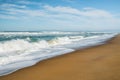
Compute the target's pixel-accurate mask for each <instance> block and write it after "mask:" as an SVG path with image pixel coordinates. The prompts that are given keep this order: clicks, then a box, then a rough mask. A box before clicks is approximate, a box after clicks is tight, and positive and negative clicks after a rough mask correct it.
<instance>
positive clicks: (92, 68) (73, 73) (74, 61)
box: [0, 35, 120, 80]
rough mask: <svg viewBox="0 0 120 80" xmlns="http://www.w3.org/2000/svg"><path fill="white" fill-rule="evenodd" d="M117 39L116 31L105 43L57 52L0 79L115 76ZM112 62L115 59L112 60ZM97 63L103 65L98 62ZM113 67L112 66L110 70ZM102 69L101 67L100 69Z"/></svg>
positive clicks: (88, 79) (80, 79) (89, 79)
mask: <svg viewBox="0 0 120 80" xmlns="http://www.w3.org/2000/svg"><path fill="white" fill-rule="evenodd" d="M119 40H120V35H117V37H114V38H112V39H111V40H108V41H107V43H105V44H102V45H97V46H92V47H89V48H85V49H82V50H77V51H74V52H72V53H70V54H65V55H60V56H57V57H53V58H50V59H47V60H44V61H41V62H39V63H37V64H36V65H33V66H31V67H27V68H23V69H20V70H18V71H16V72H14V73H12V74H9V75H5V76H1V77H0V80H27V79H28V80H113V79H114V80H119V79H120V77H119V76H120V74H119V73H118V72H120V68H119V67H120V65H119V63H118V62H120V54H119V52H120V50H119V49H118V48H119V47H120V43H119ZM116 51H117V52H116ZM113 53H114V54H113ZM109 55H113V56H114V57H115V58H116V59H117V60H116V61H114V59H115V58H114V57H112V56H109ZM116 55H118V56H116ZM106 58H110V60H109V59H108V60H107V61H106ZM111 58H112V59H111ZM99 62H100V63H99ZM112 62H117V63H116V64H115V63H112ZM90 63H91V64H90ZM93 63H94V64H93ZM105 63H106V64H107V65H106V64H105ZM100 64H101V65H103V64H104V65H106V66H101V65H100ZM108 64H110V65H112V67H111V68H112V69H113V71H112V72H113V73H118V74H116V75H119V76H115V74H114V75H113V74H112V73H111V70H110V69H109V67H110V66H108ZM113 64H114V65H113ZM117 64H118V65H117ZM115 65H117V66H115ZM116 67H117V68H116ZM114 68H115V69H116V70H114ZM104 69H105V71H103V72H102V70H104ZM99 70H101V71H99ZM117 71H118V72H117ZM104 72H105V73H106V74H107V76H106V74H105V73H104ZM108 72H109V73H108ZM103 74H104V75H103ZM110 76H113V77H110Z"/></svg>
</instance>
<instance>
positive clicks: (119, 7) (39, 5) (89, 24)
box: [0, 0, 120, 31]
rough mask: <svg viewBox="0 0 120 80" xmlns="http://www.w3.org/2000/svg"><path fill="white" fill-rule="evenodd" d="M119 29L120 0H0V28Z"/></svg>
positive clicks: (36, 29) (27, 29)
mask: <svg viewBox="0 0 120 80" xmlns="http://www.w3.org/2000/svg"><path fill="white" fill-rule="evenodd" d="M40 30H63V31H120V0H0V31H40Z"/></svg>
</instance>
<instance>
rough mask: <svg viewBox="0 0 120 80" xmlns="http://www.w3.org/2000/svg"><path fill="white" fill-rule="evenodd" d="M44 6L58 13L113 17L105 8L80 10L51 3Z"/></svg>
mask: <svg viewBox="0 0 120 80" xmlns="http://www.w3.org/2000/svg"><path fill="white" fill-rule="evenodd" d="M44 8H45V9H46V10H48V11H51V12H56V13H66V14H73V15H79V16H88V17H112V14H111V13H109V12H107V11H105V10H99V9H94V8H84V9H82V10H79V9H75V8H71V7H62V6H56V7H52V6H49V5H46V6H44Z"/></svg>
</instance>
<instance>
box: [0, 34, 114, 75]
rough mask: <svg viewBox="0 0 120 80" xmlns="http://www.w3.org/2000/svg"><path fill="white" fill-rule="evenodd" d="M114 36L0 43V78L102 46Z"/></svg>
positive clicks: (69, 37)
mask: <svg viewBox="0 0 120 80" xmlns="http://www.w3.org/2000/svg"><path fill="white" fill-rule="evenodd" d="M115 35H116V34H109V35H108V34H105V35H102V36H96V35H94V36H90V37H84V36H66V37H56V38H54V39H51V40H48V41H47V40H39V41H36V42H30V41H29V38H27V39H16V40H10V41H6V42H1V43H0V76H2V75H6V74H9V73H12V72H14V71H16V70H18V69H21V68H24V67H28V66H32V65H34V64H36V63H37V62H39V61H41V60H44V59H47V58H51V57H55V56H58V55H62V54H66V53H68V52H72V51H75V50H76V49H78V48H79V49H80V48H85V47H88V46H94V45H99V44H103V43H104V42H105V41H106V40H108V39H110V38H112V37H114V36H115Z"/></svg>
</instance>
